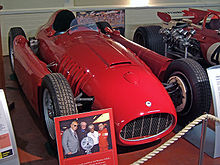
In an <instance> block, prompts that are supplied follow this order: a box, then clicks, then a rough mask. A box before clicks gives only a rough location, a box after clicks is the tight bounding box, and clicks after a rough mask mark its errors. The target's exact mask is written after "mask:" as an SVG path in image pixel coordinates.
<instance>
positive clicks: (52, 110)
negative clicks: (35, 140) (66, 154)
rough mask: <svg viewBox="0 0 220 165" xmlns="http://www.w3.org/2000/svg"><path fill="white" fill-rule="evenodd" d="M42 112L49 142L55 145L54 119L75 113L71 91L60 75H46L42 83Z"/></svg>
mask: <svg viewBox="0 0 220 165" xmlns="http://www.w3.org/2000/svg"><path fill="white" fill-rule="evenodd" d="M41 87H42V91H41V100H42V111H43V116H44V121H45V126H46V129H47V132H48V135H49V140H50V142H52V144H55V139H56V134H55V126H54V119H53V118H54V117H57V116H65V115H72V114H75V113H77V109H76V106H75V101H74V97H73V93H72V90H71V88H70V86H69V84H68V82H67V80H66V79H65V77H64V76H63V75H62V74H60V73H51V74H48V75H46V76H45V77H44V78H43V81H42V85H41Z"/></svg>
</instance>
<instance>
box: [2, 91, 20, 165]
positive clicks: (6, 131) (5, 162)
mask: <svg viewBox="0 0 220 165" xmlns="http://www.w3.org/2000/svg"><path fill="white" fill-rule="evenodd" d="M0 164H1V165H9V164H13V165H17V164H20V163H19V159H18V153H17V146H16V142H15V136H14V132H13V128H12V123H11V119H10V115H9V111H8V106H7V103H6V98H5V95H4V91H3V90H2V89H0Z"/></svg>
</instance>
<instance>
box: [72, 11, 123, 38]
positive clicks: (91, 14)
mask: <svg viewBox="0 0 220 165" xmlns="http://www.w3.org/2000/svg"><path fill="white" fill-rule="evenodd" d="M76 19H77V21H78V23H87V22H85V21H87V20H94V21H95V22H100V21H106V22H108V23H109V24H110V25H111V26H112V28H114V29H116V30H119V31H120V33H121V35H123V36H124V33H125V10H102V11H82V12H76Z"/></svg>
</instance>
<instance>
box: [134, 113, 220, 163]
mask: <svg viewBox="0 0 220 165" xmlns="http://www.w3.org/2000/svg"><path fill="white" fill-rule="evenodd" d="M206 119H211V120H214V121H217V122H219V123H220V119H219V118H217V117H215V116H213V115H210V114H205V115H202V116H200V117H198V118H196V119H195V120H194V121H192V122H191V123H189V124H188V125H187V126H186V127H185V128H184V129H182V130H181V131H180V132H178V133H177V134H176V135H175V136H173V137H172V138H171V139H169V140H168V141H166V142H165V143H164V144H162V145H161V146H159V147H158V148H156V149H155V150H153V151H152V152H150V153H149V154H147V155H145V156H144V157H142V158H141V159H139V160H137V161H136V162H134V163H132V164H131V165H139V164H142V163H144V162H146V161H148V160H149V159H151V158H152V157H154V156H155V155H157V154H158V153H160V152H161V151H163V150H164V149H166V148H167V147H168V146H170V145H171V144H173V143H174V142H175V141H177V140H178V139H179V138H181V137H182V136H183V135H185V134H186V133H187V132H188V131H189V130H190V129H191V128H193V127H195V126H196V125H197V124H199V123H200V122H201V121H203V120H206Z"/></svg>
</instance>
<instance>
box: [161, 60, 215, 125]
mask: <svg viewBox="0 0 220 165" xmlns="http://www.w3.org/2000/svg"><path fill="white" fill-rule="evenodd" d="M175 72H181V73H182V74H183V75H184V76H185V77H186V78H187V80H188V82H189V83H190V84H188V85H190V88H191V90H192V91H189V93H192V98H191V99H192V100H191V102H192V106H191V108H190V109H189V110H183V112H182V113H177V115H178V123H179V124H181V125H186V124H188V123H189V122H190V121H192V120H194V119H195V118H196V117H199V116H200V115H203V114H204V112H209V108H210V105H211V89H210V85H209V81H208V77H207V74H206V72H205V70H204V69H203V68H202V67H201V65H200V64H199V63H197V62H196V61H194V60H192V59H178V60H174V61H173V62H172V63H171V64H170V65H169V67H168V69H167V71H166V73H165V78H164V82H167V81H168V79H169V78H170V77H171V75H173V74H174V73H175ZM183 81H184V82H186V81H185V80H183ZM189 93H188V94H189ZM187 111H188V113H186V112H187Z"/></svg>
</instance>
